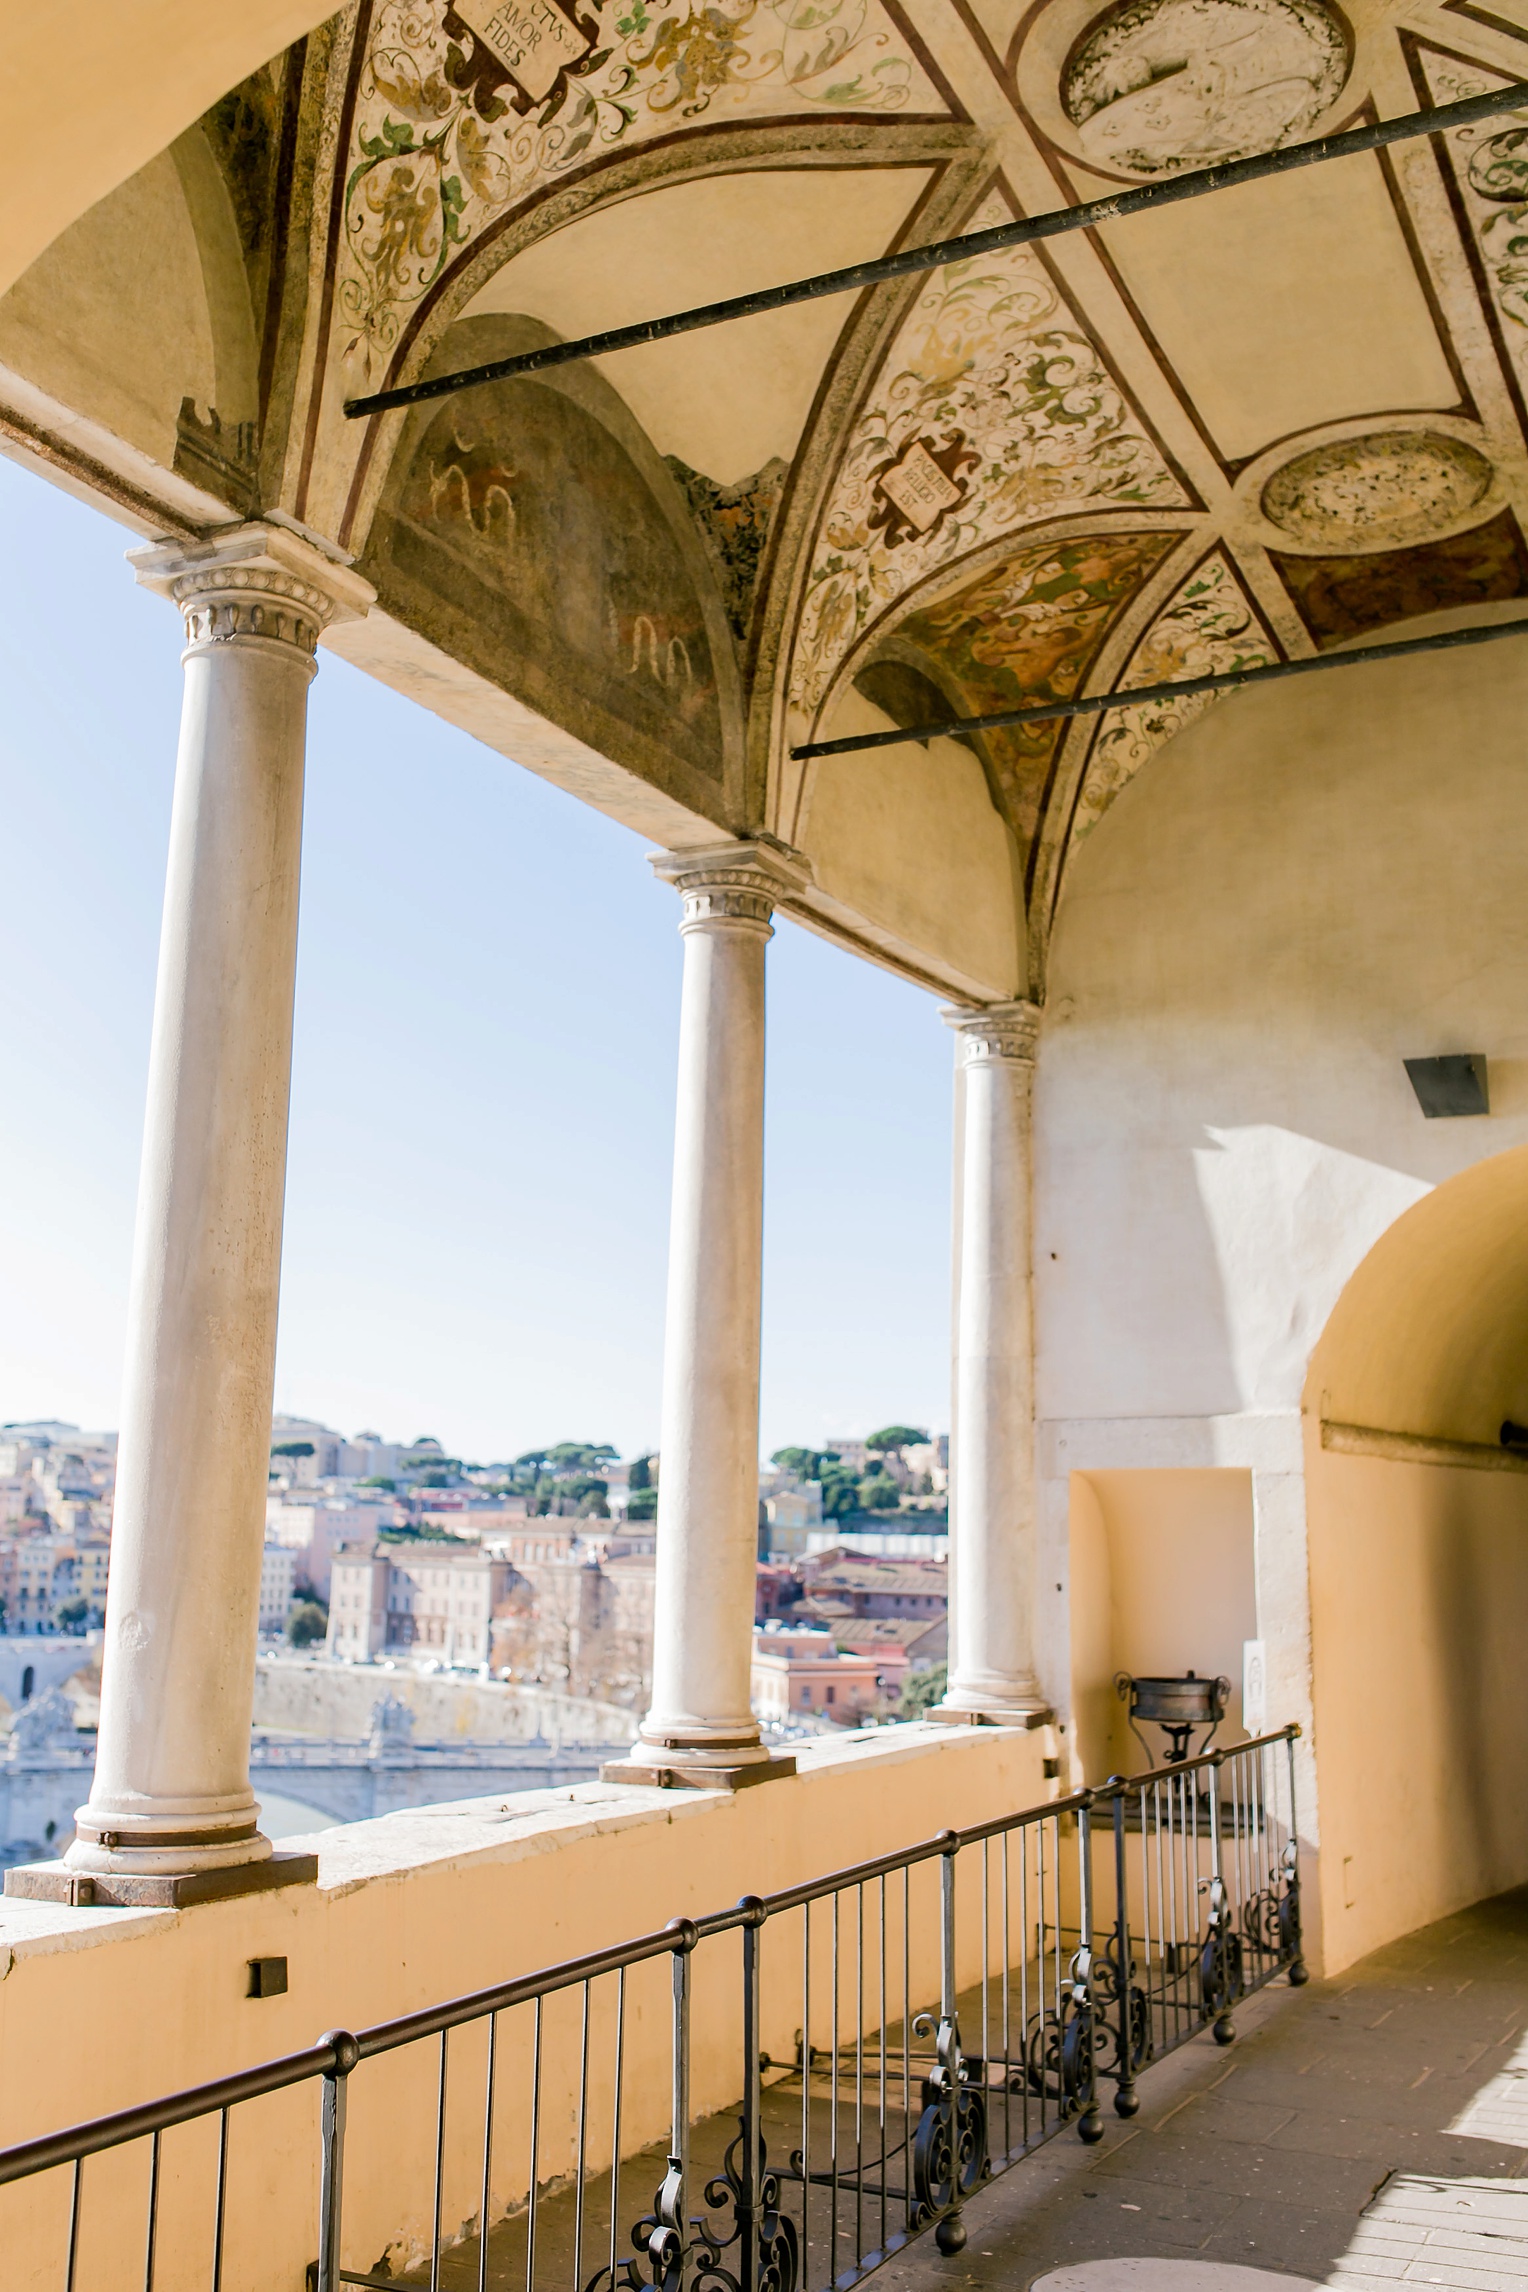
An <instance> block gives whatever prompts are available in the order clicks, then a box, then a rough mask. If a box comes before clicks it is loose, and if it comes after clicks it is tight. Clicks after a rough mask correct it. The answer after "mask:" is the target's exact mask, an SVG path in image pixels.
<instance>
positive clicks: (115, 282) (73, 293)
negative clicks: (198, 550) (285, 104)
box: [0, 151, 253, 468]
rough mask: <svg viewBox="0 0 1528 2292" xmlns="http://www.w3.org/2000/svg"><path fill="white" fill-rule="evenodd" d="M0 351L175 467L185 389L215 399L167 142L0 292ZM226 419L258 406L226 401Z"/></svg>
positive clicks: (203, 296)
mask: <svg viewBox="0 0 1528 2292" xmlns="http://www.w3.org/2000/svg"><path fill="white" fill-rule="evenodd" d="M0 362H3V363H4V364H5V365H7V366H10V367H13V368H14V369H15V370H16V371H17V372H18V373H20V374H23V375H24V376H25V377H26V379H27V380H28V381H29V382H35V383H36V384H38V386H39V387H40V388H42V389H44V390H46V391H48V392H49V393H50V394H51V395H52V396H53V397H55V398H58V399H61V400H62V401H63V403H64V404H65V405H67V406H69V407H71V408H72V409H74V410H75V411H77V412H80V413H83V414H86V415H88V416H90V417H91V418H92V419H93V420H95V421H98V422H100V423H102V424H104V426H105V427H106V428H107V429H108V430H110V431H112V432H113V434H114V435H115V436H117V437H119V438H122V439H123V440H125V441H126V443H128V444H129V445H133V446H137V447H139V448H140V449H141V450H142V451H143V452H144V453H146V454H149V455H151V456H152V457H153V458H154V460H155V461H157V462H159V463H160V464H161V465H162V466H164V467H166V468H168V467H169V466H170V465H171V464H172V463H173V461H174V458H175V424H176V418H177V416H178V415H179V413H180V407H181V400H182V398H185V397H190V398H194V399H195V400H196V402H197V405H198V406H199V407H200V408H201V409H202V411H203V412H205V411H206V409H207V408H208V407H209V406H212V405H214V404H216V403H217V393H218V373H217V363H216V358H215V353H214V345H213V329H212V319H211V315H210V312H209V308H208V300H207V290H206V285H205V281H204V277H203V269H202V258H201V254H200V252H199V250H198V247H197V240H196V233H195V231H194V229H193V228H192V223H191V214H190V210H189V208H188V206H187V204H186V195H185V192H184V189H183V188H182V182H181V174H180V170H179V169H178V168H177V166H176V164H175V160H174V158H173V157H172V156H171V154H170V153H169V152H167V151H166V152H161V153H160V155H159V157H158V158H157V159H152V160H150V161H149V163H148V165H147V166H146V167H144V168H143V169H141V170H140V172H139V173H138V174H136V175H135V176H133V178H132V180H131V181H130V182H128V183H124V184H123V185H122V186H121V188H120V189H119V190H117V191H115V192H114V193H113V194H112V196H111V197H110V198H108V199H104V200H102V201H101V203H100V204H99V205H98V206H96V207H93V208H92V209H91V210H90V212H89V214H88V215H83V216H81V218H80V220H79V221H78V222H77V223H73V224H71V225H70V227H69V229H68V230H66V231H65V232H64V233H63V234H62V235H61V237H60V238H59V239H58V240H57V241H56V243H55V244H54V245H53V246H51V247H49V249H48V250H47V252H46V253H45V254H43V255H42V256H40V257H39V259H38V260H37V261H36V262H34V263H33V264H32V266H31V268H30V269H29V270H28V271H27V272H26V274H25V276H24V277H23V278H21V279H19V280H18V281H17V283H16V284H15V285H14V286H13V287H12V288H11V291H10V293H9V294H7V295H6V296H5V298H4V300H3V301H0ZM219 410H220V411H226V412H227V413H228V414H229V417H230V418H231V419H238V418H239V417H240V415H241V414H243V415H245V416H247V415H248V414H249V413H252V412H253V407H252V406H247V407H238V406H236V407H231V408H227V409H224V408H220V409H219Z"/></svg>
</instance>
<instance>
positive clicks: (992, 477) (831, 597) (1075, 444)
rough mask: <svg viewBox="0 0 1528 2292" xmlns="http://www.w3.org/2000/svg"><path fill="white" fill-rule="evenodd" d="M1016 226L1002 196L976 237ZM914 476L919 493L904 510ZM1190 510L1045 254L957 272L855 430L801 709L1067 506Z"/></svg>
mask: <svg viewBox="0 0 1528 2292" xmlns="http://www.w3.org/2000/svg"><path fill="white" fill-rule="evenodd" d="M1007 218H1008V209H1007V207H1006V205H1004V204H1003V203H1002V202H1001V201H999V200H998V199H996V198H993V199H991V200H989V201H987V202H986V204H985V205H984V206H983V207H982V209H981V211H980V213H979V214H977V215H975V216H974V217H973V218H972V219H971V221H970V223H969V224H968V225H967V226H966V227H967V228H968V229H970V230H983V229H986V228H988V227H989V226H991V225H993V224H996V223H1000V222H1003V221H1006V220H1007ZM952 447H958V451H956V452H954V453H952V452H951V450H950V449H951V448H952ZM919 448H921V458H920V455H919V453H918V452H917V451H915V449H919ZM925 465H926V466H925ZM909 471H916V472H917V473H918V474H919V476H920V478H921V480H922V483H921V487H920V490H919V492H918V494H914V493H913V491H912V489H911V487H910V486H907V487H906V488H905V489H904V492H903V497H902V499H901V500H900V501H899V500H898V499H897V496H896V493H895V492H894V491H893V490H892V487H894V486H895V485H896V484H897V483H898V480H899V477H900V476H901V473H906V472H909ZM930 473H931V474H930ZM888 478H890V480H891V484H890V485H888ZM1185 500H1186V496H1185V495H1184V492H1183V490H1182V487H1181V486H1180V484H1179V482H1178V480H1177V479H1176V478H1175V477H1174V476H1173V473H1172V472H1171V470H1170V469H1169V468H1168V466H1167V463H1166V462H1165V461H1164V459H1163V457H1162V455H1161V453H1160V452H1159V451H1158V449H1157V447H1156V446H1155V445H1154V444H1153V443H1152V441H1151V440H1150V438H1149V437H1148V436H1147V435H1146V432H1145V430H1144V428H1143V426H1142V425H1141V423H1140V422H1139V420H1138V419H1137V417H1136V415H1135V412H1134V410H1133V408H1132V407H1131V406H1130V405H1129V403H1128V402H1127V400H1126V399H1125V398H1124V396H1123V395H1122V393H1121V391H1120V390H1119V388H1118V386H1117V385H1116V384H1115V382H1114V381H1113V379H1112V378H1111V376H1110V374H1109V372H1108V370H1107V368H1106V367H1105V366H1104V364H1103V362H1102V360H1101V359H1100V357H1099V354H1098V352H1097V351H1096V350H1095V349H1094V347H1093V345H1092V343H1091V342H1089V341H1088V339H1087V337H1086V336H1085V334H1084V333H1083V331H1082V329H1081V327H1080V326H1079V325H1078V323H1077V320H1076V317H1075V315H1074V313H1073V312H1072V311H1071V310H1070V309H1069V308H1068V306H1067V304H1066V303H1065V302H1064V301H1063V299H1062V297H1061V295H1060V294H1059V293H1058V291H1057V289H1056V287H1055V285H1054V283H1053V282H1052V279H1051V276H1050V273H1049V272H1048V271H1047V270H1046V268H1045V266H1044V264H1043V263H1042V262H1041V261H1040V258H1039V257H1038V256H1037V255H1036V254H1034V253H1033V252H1032V251H1031V250H1030V249H1028V248H1022V247H1021V248H1015V249H1013V250H1012V251H1011V252H1009V253H1007V254H1003V255H999V256H996V257H994V258H992V259H990V260H988V261H985V262H963V263H951V264H948V265H947V266H946V267H945V268H944V269H943V270H941V271H935V272H934V273H932V274H931V276H930V278H929V280H928V283H927V285H926V286H925V287H924V288H923V290H922V292H921V293H920V294H919V296H918V299H917V302H916V303H915V304H914V306H913V309H912V311H911V312H910V313H909V315H908V317H907V319H906V321H905V322H904V324H903V326H902V328H901V330H900V332H899V333H898V335H897V338H896V341H895V343H894V345H893V347H892V350H891V354H890V356H889V357H888V358H887V360H886V363H885V365H884V367H883V369H882V371H881V374H880V376H879V378H878V380H877V381H876V383H875V384H874V386H873V387H872V390H871V393H870V400H869V403H868V404H867V405H866V407H865V409H864V411H863V413H862V414H861V415H860V416H859V419H858V421H857V422H856V423H855V425H854V428H853V430H852V432H851V433H850V437H849V441H848V445H847V447H846V450H845V453H844V458H843V461H842V463H841V464H840V467H839V472H838V476H837V479H836V481H835V483H834V487H833V492H832V496H831V499H830V501H829V503H828V507H827V511H826V514H825V516H824V518H823V522H822V528H821V532H820V536H819V539H818V543H817V547H816V550H815V552H814V555H813V560H812V566H811V571H810V573H809V575H808V579H807V587H806V595H805V599H804V601H803V605H802V611H801V621H800V626H799V630H798V634H797V641H796V654H795V661H794V665H793V672H792V684H791V698H792V703H793V706H794V707H795V709H796V710H797V711H798V712H799V713H800V714H801V715H803V716H806V717H808V718H809V717H810V716H811V715H812V714H813V713H814V712H815V711H816V709H817V708H818V707H819V706H820V705H821V702H822V699H823V696H824V694H825V693H826V692H827V689H828V686H829V684H830V683H831V681H832V678H833V674H834V671H835V670H836V669H837V667H838V664H839V662H840V661H841V660H842V659H843V658H844V655H845V654H846V653H847V652H848V651H849V649H850V647H851V646H852V645H854V644H856V643H857V642H858V640H859V639H860V638H861V637H862V636H863V635H864V633H865V631H866V629H868V628H869V626H870V625H871V623H872V622H873V621H874V620H876V619H877V618H878V616H879V615H880V614H881V613H882V612H883V611H884V610H885V609H886V607H887V606H888V605H890V604H892V603H894V602H895V600H896V599H897V598H898V597H901V596H904V595H906V593H907V592H908V591H909V590H911V589H913V588H915V587H916V586H917V585H918V583H920V582H921V581H923V580H925V579H926V578H927V576H928V575H929V574H930V573H931V572H932V571H934V570H935V568H937V567H938V566H941V565H948V564H952V563H954V562H956V561H957V560H959V559H960V558H961V557H964V556H968V555H969V554H970V552H971V551H972V550H973V549H976V548H978V547H979V546H980V545H981V544H982V543H983V542H985V541H990V540H991V539H992V538H993V537H994V536H995V535H998V534H1001V533H1003V532H1004V531H1006V530H1008V529H1009V528H1012V527H1021V526H1024V525H1026V524H1033V523H1035V522H1036V521H1037V520H1038V519H1040V518H1046V517H1055V516H1057V515H1059V514H1062V513H1064V512H1065V511H1067V510H1076V509H1083V508H1087V507H1094V506H1096V507H1099V508H1104V507H1108V508H1118V507H1121V506H1124V505H1127V504H1135V505H1140V506H1142V507H1151V508H1170V507H1181V506H1183V505H1184V503H1185ZM920 521H923V522H922V523H921V530H920Z"/></svg>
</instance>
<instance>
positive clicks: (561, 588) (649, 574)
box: [367, 381, 721, 777]
mask: <svg viewBox="0 0 1528 2292" xmlns="http://www.w3.org/2000/svg"><path fill="white" fill-rule="evenodd" d="M367 571H368V575H369V576H370V577H371V578H374V579H375V580H376V581H377V584H378V588H379V590H380V592H381V594H382V596H383V599H384V601H386V600H387V598H388V597H389V596H390V595H391V596H395V597H396V596H398V591H399V584H400V583H401V584H402V585H403V587H404V588H405V590H406V591H407V592H409V594H406V595H404V596H401V597H399V598H398V601H399V602H400V604H402V605H404V606H405V607H406V609H407V612H408V614H409V617H410V619H411V621H412V623H413V625H414V626H416V627H419V628H423V629H426V630H437V629H438V630H439V633H440V635H441V637H442V638H443V639H444V640H446V641H448V642H449V643H450V644H451V646H452V649H454V650H455V651H456V652H457V653H458V654H459V656H460V657H461V658H463V659H466V660H468V662H469V664H470V665H471V666H474V667H477V668H478V669H479V670H480V671H481V673H483V674H484V675H486V676H489V677H490V678H491V679H492V680H493V681H494V682H495V683H499V684H506V685H508V686H509V688H510V689H511V690H513V691H514V692H515V693H516V695H517V697H518V698H520V699H522V700H524V701H525V702H526V703H527V704H528V705H529V706H530V707H532V708H536V709H538V710H540V711H541V713H542V714H544V715H548V716H550V717H551V718H552V719H553V721H554V722H558V723H562V724H565V725H567V726H568V727H569V729H570V730H572V731H574V732H576V733H577V734H578V735H579V737H581V738H584V739H588V740H591V741H593V742H596V743H598V744H599V745H601V746H604V747H606V748H607V751H608V753H610V754H611V755H620V754H621V753H622V748H623V743H622V737H621V728H622V727H625V728H627V729H628V730H630V731H631V732H635V733H636V734H638V735H639V736H641V737H642V738H644V739H645V740H647V741H649V742H654V743H658V744H660V745H661V747H662V749H663V750H664V751H665V752H666V753H669V754H672V755H675V756H678V757H680V758H682V759H683V760H684V761H685V762H686V763H688V764H689V765H691V766H692V767H693V768H695V769H697V770H699V771H702V772H705V773H707V774H708V775H710V776H713V777H714V776H715V775H716V774H717V773H719V772H720V770H721V719H720V708H719V701H718V696H717V686H716V674H715V667H714V663H713V661H712V657H711V649H710V642H709V639H708V636H707V632H706V622H705V614H704V609H703V607H702V604H701V601H700V597H699V594H698V591H697V588H696V584H695V581H694V578H693V576H692V573H691V570H690V568H689V566H688V565H687V564H686V562H685V559H684V555H683V552H682V549H681V547H680V544H679V541H678V540H677V538H676V536H675V533H674V530H673V527H672V526H671V525H670V524H669V523H668V521H667V520H666V519H665V517H664V516H663V514H662V513H661V511H660V510H659V508H658V506H657V504H656V503H655V501H654V499H653V496H652V494H651V492H650V491H649V489H648V487H647V485H646V483H645V481H644V479H643V476H642V473H641V472H640V471H639V470H638V469H637V468H636V467H635V465H634V464H633V462H632V461H631V459H630V457H629V456H628V454H627V453H626V451H625V449H624V448H623V446H622V445H621V443H620V441H619V440H618V439H617V438H615V437H614V436H613V435H612V434H611V432H610V431H608V430H607V429H606V428H605V427H604V425H603V424H602V423H601V422H599V421H597V420H596V419H595V417H594V416H593V415H592V414H591V413H590V412H588V411H587V410H586V409H585V408H584V407H583V406H581V405H579V404H578V403H577V402H576V401H575V400H574V399H573V398H571V397H570V396H568V395H566V394H565V393H564V392H562V391H559V390H556V389H549V388H546V387H544V386H542V385H540V384H537V383H535V382H533V381H520V382H511V383H508V384H501V385H500V386H499V387H497V388H496V389H493V390H477V391H467V392H464V393H463V395H462V396H461V397H460V398H459V399H457V400H455V401H454V402H453V403H452V404H451V405H449V406H447V407H445V408H443V409H442V411H441V412H440V413H439V414H438V415H437V416H436V417H435V419H434V421H433V422H432V423H431V424H430V427H429V428H428V430H427V431H426V432H425V435H424V437H423V439H422V440H421V442H420V445H419V448H418V451H417V452H416V454H415V455H414V458H413V462H412V465H411V467H410V469H409V472H408V475H407V478H406V480H405V481H404V484H403V488H402V493H401V496H400V498H399V500H398V504H397V509H396V512H395V514H394V515H393V516H392V517H390V518H384V519H383V520H381V521H379V528H378V533H377V537H376V550H375V554H374V559H373V558H371V557H369V558H368V559H367ZM443 614H444V616H445V620H446V622H447V623H448V624H449V625H448V626H444V627H442V626H441V622H442V615H443Z"/></svg>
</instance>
